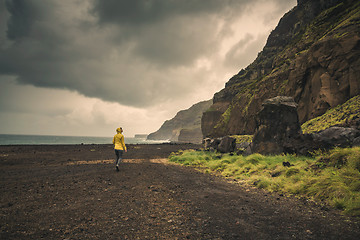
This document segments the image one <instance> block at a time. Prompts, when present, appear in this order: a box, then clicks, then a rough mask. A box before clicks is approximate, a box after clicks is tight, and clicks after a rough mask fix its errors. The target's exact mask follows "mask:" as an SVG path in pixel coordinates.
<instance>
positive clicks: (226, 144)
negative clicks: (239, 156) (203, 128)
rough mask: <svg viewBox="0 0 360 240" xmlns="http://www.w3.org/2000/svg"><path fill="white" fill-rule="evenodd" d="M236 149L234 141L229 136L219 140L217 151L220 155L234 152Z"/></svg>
mask: <svg viewBox="0 0 360 240" xmlns="http://www.w3.org/2000/svg"><path fill="white" fill-rule="evenodd" d="M235 147H236V139H235V138H233V137H230V136H225V137H223V138H221V141H220V143H219V145H218V146H217V150H218V151H219V152H221V153H230V152H234V151H235Z"/></svg>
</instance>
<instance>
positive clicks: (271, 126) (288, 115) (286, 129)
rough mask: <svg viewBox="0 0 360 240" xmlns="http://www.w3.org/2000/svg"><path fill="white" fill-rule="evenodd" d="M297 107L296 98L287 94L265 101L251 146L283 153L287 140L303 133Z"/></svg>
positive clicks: (265, 150)
mask: <svg viewBox="0 0 360 240" xmlns="http://www.w3.org/2000/svg"><path fill="white" fill-rule="evenodd" d="M296 107H297V104H296V103H295V102H294V100H293V99H292V98H291V97H286V96H278V97H275V98H271V99H268V100H266V101H265V102H264V104H263V108H262V109H261V111H260V112H259V113H258V116H257V129H256V131H255V134H254V138H253V142H252V147H251V148H252V151H253V152H257V153H261V154H279V153H282V152H284V148H283V145H284V143H285V142H287V141H288V140H289V139H290V138H297V137H299V136H300V135H301V127H300V123H299V119H298V115H297V111H296Z"/></svg>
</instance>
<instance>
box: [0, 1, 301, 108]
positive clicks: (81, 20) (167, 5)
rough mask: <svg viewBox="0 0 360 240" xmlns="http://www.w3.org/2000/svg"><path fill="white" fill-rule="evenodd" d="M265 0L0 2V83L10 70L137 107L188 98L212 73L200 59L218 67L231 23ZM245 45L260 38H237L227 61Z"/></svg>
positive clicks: (22, 79)
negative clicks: (200, 65) (204, 70)
mask: <svg viewBox="0 0 360 240" xmlns="http://www.w3.org/2000/svg"><path fill="white" fill-rule="evenodd" d="M274 1H275V0H274ZM262 2H265V0H256V1H250V0H246V1H240V0H207V1H205V0H189V1H180V0H179V1H171V0H143V1H134V0H128V1H124V0H122V1H120V0H119V1H117V0H116V1H115V0H104V1H103V0H101V1H100V0H83V1H71V0H70V1H64V0H61V1H43V0H23V1H21V0H13V1H9V0H6V1H5V2H1V3H0V4H2V5H3V6H0V9H1V10H0V13H1V15H2V16H1V18H0V19H1V20H5V21H6V24H4V23H0V30H1V32H0V41H1V42H0V43H1V46H0V81H1V75H11V76H15V77H16V78H17V81H18V82H19V83H25V84H31V85H34V86H40V87H49V88H60V89H69V90H74V91H77V92H79V93H81V94H83V95H86V96H89V97H96V98H101V99H103V100H106V101H113V102H119V103H121V104H124V105H131V106H137V107H144V106H153V105H156V104H159V103H161V102H167V101H170V100H171V99H176V100H179V99H186V98H188V97H189V96H191V95H195V94H196V92H197V90H196V89H197V88H203V87H204V86H207V85H208V84H207V83H208V82H207V81H208V80H209V76H211V75H216V74H212V73H210V71H207V75H204V74H203V72H202V69H201V67H199V66H198V65H197V64H198V63H199V61H201V60H203V59H205V60H206V62H208V63H209V68H212V67H213V68H216V67H217V66H212V64H214V63H215V62H216V63H217V62H218V61H219V59H217V56H218V55H219V54H218V51H219V49H220V47H221V43H222V41H223V39H224V38H225V37H228V36H225V35H224V33H227V34H228V35H231V34H232V33H231V32H229V31H227V29H228V27H229V24H231V23H232V22H233V21H234V20H235V19H238V18H239V17H241V15H242V14H243V13H244V11H246V10H247V9H249V8H251V4H255V3H258V4H261V3H262ZM277 2H282V3H283V2H284V0H277ZM293 2H294V1H293ZM288 5H289V3H288ZM279 6H280V5H279ZM2 7H3V8H2ZM4 9H5V10H4ZM279 9H282V10H283V11H284V9H286V8H285V7H281V6H280V7H279ZM276 11H278V9H276ZM239 31H241V29H240V30H239ZM244 45H245V46H249V49H248V50H247V51H248V53H249V54H250V52H249V51H250V50H251V51H253V50H254V49H255V48H257V47H259V41H258V40H257V38H254V39H249V42H245V41H244V42H239V43H238V44H236V45H235V46H233V48H232V51H231V53H229V54H228V55H227V59H228V60H227V61H228V62H231V61H239V59H241V58H242V55H241V54H242V53H243V54H244V53H246V54H247V52H246V50H244V51H243V50H241V49H244ZM240 50H241V51H240ZM243 59H244V58H243ZM213 60H214V61H213ZM213 62H214V63H213ZM245 62H246V61H245V60H244V64H245ZM216 71H217V70H216V69H214V72H216ZM219 81H226V79H221V80H219Z"/></svg>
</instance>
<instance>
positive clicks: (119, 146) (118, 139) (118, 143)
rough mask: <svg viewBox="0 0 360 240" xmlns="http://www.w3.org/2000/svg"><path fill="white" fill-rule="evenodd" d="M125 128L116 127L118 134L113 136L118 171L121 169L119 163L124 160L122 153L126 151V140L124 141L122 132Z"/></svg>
mask: <svg viewBox="0 0 360 240" xmlns="http://www.w3.org/2000/svg"><path fill="white" fill-rule="evenodd" d="M122 132H123V130H122V128H121V127H120V128H117V129H116V134H115V136H114V138H113V141H112V142H113V144H114V149H115V154H116V162H115V164H116V171H119V164H120V161H121V160H122V155H123V153H124V151H125V152H126V151H127V150H126V146H125V141H124V135H123V134H122Z"/></svg>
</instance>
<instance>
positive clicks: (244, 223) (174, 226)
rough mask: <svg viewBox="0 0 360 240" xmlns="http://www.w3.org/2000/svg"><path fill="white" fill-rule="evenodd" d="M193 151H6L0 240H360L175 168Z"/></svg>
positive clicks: (0, 152) (318, 210) (344, 229)
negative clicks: (181, 155)
mask: <svg viewBox="0 0 360 240" xmlns="http://www.w3.org/2000/svg"><path fill="white" fill-rule="evenodd" d="M198 147H199V146H197V145H191V144H158V145H129V146H128V148H129V151H128V152H127V153H125V154H124V161H123V162H122V164H121V166H120V171H119V172H116V171H115V166H114V160H113V158H114V156H115V154H114V152H113V149H112V146H111V145H58V146H52V145H44V146H39V145H37V146H0V179H1V197H0V229H1V233H0V239H41V238H44V239H360V223H359V222H360V221H359V219H356V218H348V217H344V216H342V215H341V214H340V213H339V212H338V211H336V210H334V209H330V208H327V207H324V206H320V205H316V204H314V203H312V202H309V201H306V200H301V199H295V198H293V197H286V196H283V195H279V194H276V193H268V192H265V191H262V190H259V189H255V188H251V187H247V186H244V185H241V184H239V183H237V182H235V181H231V180H228V179H224V178H221V177H219V176H214V175H210V174H204V173H201V172H199V171H196V170H195V169H192V168H189V167H183V166H178V165H174V164H169V163H168V162H167V159H166V157H167V156H168V155H169V154H170V153H171V152H173V151H177V150H179V149H188V148H198Z"/></svg>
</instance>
